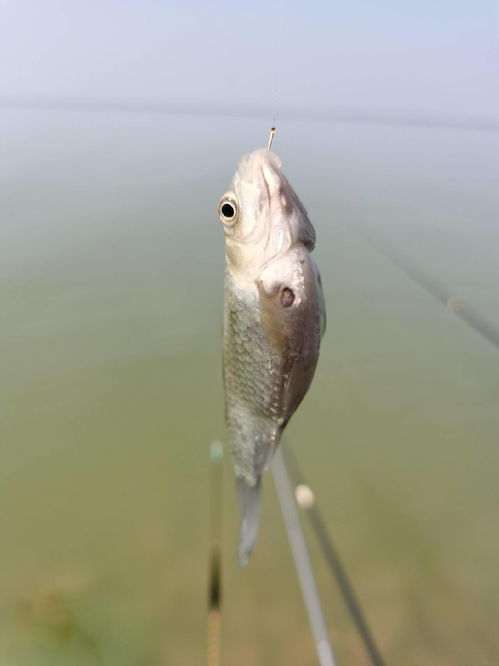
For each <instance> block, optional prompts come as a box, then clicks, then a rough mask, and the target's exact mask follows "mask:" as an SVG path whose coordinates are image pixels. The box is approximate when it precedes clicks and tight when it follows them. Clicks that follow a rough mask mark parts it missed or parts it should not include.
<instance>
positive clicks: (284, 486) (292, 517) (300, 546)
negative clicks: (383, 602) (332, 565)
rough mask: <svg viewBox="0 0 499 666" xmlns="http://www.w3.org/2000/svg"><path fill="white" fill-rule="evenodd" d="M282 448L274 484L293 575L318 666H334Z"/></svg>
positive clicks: (274, 470)
mask: <svg viewBox="0 0 499 666" xmlns="http://www.w3.org/2000/svg"><path fill="white" fill-rule="evenodd" d="M281 449H282V444H281V446H279V447H278V448H277V450H276V452H275V454H274V458H273V460H272V474H273V477H274V484H275V487H276V491H277V496H278V498H279V503H280V505H281V511H282V514H283V518H284V525H285V527H286V531H287V533H288V540H289V545H290V547H291V551H292V553H293V559H294V562H295V567H296V573H297V575H298V580H299V581H300V587H301V591H302V596H303V600H304V602H305V607H306V609H307V613H308V619H309V622H310V628H311V629H312V634H313V637H314V640H315V647H316V651H317V657H318V659H319V664H320V666H335V665H336V661H335V658H334V653H333V648H332V646H331V643H330V641H329V637H328V633H327V628H326V620H325V618H324V613H323V610H322V606H321V601H320V598H319V593H318V591H317V585H316V582H315V577H314V572H313V570H312V565H311V563H310V557H309V554H308V550H307V546H306V543H305V537H304V535H303V530H302V527H301V523H300V518H299V516H298V512H297V510H296V504H295V499H294V497H293V490H292V486H291V483H290V480H289V476H288V471H287V468H286V461H285V459H284V456H283V454H282V451H281Z"/></svg>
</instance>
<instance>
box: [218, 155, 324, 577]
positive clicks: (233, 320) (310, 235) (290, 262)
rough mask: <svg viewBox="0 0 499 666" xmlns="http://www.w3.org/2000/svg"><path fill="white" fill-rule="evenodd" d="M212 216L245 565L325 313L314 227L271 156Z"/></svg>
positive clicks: (252, 167)
mask: <svg viewBox="0 0 499 666" xmlns="http://www.w3.org/2000/svg"><path fill="white" fill-rule="evenodd" d="M217 210H218V215H219V218H220V220H221V222H222V225H223V231H224V246H225V274H224V315H223V379H224V389H225V418H226V423H227V429H228V434H229V440H230V450H231V454H232V460H233V465H234V471H235V477H236V487H237V494H238V497H239V504H240V508H241V514H242V521H241V529H240V533H239V546H238V561H239V566H240V567H243V566H245V565H246V563H247V562H248V560H249V558H250V555H251V552H252V551H253V548H254V546H255V543H256V540H257V534H258V527H259V521H260V510H261V477H262V475H263V473H264V472H265V471H267V469H268V468H269V465H270V462H271V460H272V455H273V453H274V452H275V450H276V448H277V446H278V445H279V442H280V440H281V436H282V433H283V430H284V429H285V427H286V425H287V423H288V421H289V420H290V418H291V416H292V415H293V414H294V412H295V411H296V409H297V407H298V405H299V404H300V403H301V401H302V400H303V398H304V396H305V394H306V393H307V390H308V388H309V386H310V383H311V382H312V378H313V376H314V373H315V369H316V366H317V360H318V357H319V347H320V343H321V338H322V336H323V334H324V331H325V328H326V310H325V304H324V294H323V288H322V281H321V276H320V273H319V270H318V268H317V264H316V262H315V261H314V259H313V257H312V256H311V252H312V251H313V249H314V247H315V241H316V236H315V230H314V228H313V226H312V224H311V222H310V220H309V218H308V214H307V211H306V210H305V208H304V206H303V204H302V203H301V201H300V199H299V198H298V196H297V194H296V193H295V191H294V190H293V188H292V187H291V185H290V183H289V182H288V180H287V179H286V177H285V176H284V174H283V172H282V170H281V160H280V159H279V157H278V156H277V155H276V154H275V153H273V152H271V150H270V149H265V148H262V149H258V150H255V151H254V152H251V153H248V154H246V155H243V156H242V158H241V160H240V162H239V165H238V167H237V169H236V172H235V174H234V176H233V178H232V182H231V185H230V187H229V189H228V190H227V191H226V192H225V193H224V194H223V195H222V197H221V198H220V200H219V202H218V208H217Z"/></svg>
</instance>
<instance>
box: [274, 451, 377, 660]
mask: <svg viewBox="0 0 499 666" xmlns="http://www.w3.org/2000/svg"><path fill="white" fill-rule="evenodd" d="M283 449H284V453H283V456H284V457H285V459H286V461H287V464H288V468H289V469H290V475H291V479H292V481H293V484H294V485H295V488H296V491H295V494H296V498H297V501H298V504H299V506H300V507H301V508H303V509H304V510H305V514H306V515H307V517H308V519H309V522H310V525H311V527H312V530H313V532H314V534H315V536H316V538H317V542H318V544H319V546H320V549H321V551H322V554H323V556H324V559H325V560H326V563H327V565H328V567H329V570H330V571H331V573H332V575H333V577H334V578H335V580H336V583H337V585H338V588H339V590H340V592H341V595H342V597H343V600H344V602H345V604H346V606H347V609H348V611H349V613H350V615H351V618H352V621H353V623H354V625H355V627H356V629H357V631H358V633H359V636H360V638H361V640H362V643H363V644H364V647H365V650H366V652H367V654H368V656H369V659H370V661H371V663H372V665H373V666H385V662H384V660H383V657H382V655H381V652H380V650H379V648H378V646H377V644H376V641H375V639H374V636H373V634H372V632H371V630H370V628H369V625H368V622H367V619H366V616H365V614H364V611H363V610H362V606H361V604H360V601H359V599H358V597H357V595H356V594H355V590H354V588H353V585H352V583H351V581H350V578H349V576H348V574H347V572H346V569H345V567H344V565H343V563H342V560H341V557H340V555H339V553H338V550H337V549H336V546H335V545H334V542H333V540H332V538H331V536H330V535H329V533H328V530H327V527H326V523H325V521H324V519H323V517H322V514H321V512H320V510H319V507H318V504H317V501H316V499H315V496H314V494H313V491H312V489H311V488H310V486H309V485H308V484H307V482H306V480H305V477H304V476H303V473H302V471H301V469H300V466H299V464H298V461H297V459H296V456H295V455H294V454H293V452H292V450H291V449H290V448H289V447H288V446H287V445H285V446H284V447H283Z"/></svg>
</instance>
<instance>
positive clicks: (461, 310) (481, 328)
mask: <svg viewBox="0 0 499 666" xmlns="http://www.w3.org/2000/svg"><path fill="white" fill-rule="evenodd" d="M356 229H357V233H358V234H359V235H360V236H361V237H363V238H364V239H365V240H367V241H368V242H369V243H370V244H371V245H372V246H373V247H375V248H376V249H377V250H378V252H379V253H380V254H382V255H383V256H384V257H385V259H388V260H389V261H390V262H391V263H392V264H394V265H395V266H397V268H398V269H399V270H401V271H402V273H404V275H406V276H407V277H408V278H409V279H410V280H412V281H413V282H415V283H416V284H417V285H419V286H420V287H421V288H422V289H424V290H425V291H426V293H427V294H430V296H433V298H434V299H435V300H437V301H438V302H439V303H441V304H442V305H445V307H446V308H447V310H449V312H452V313H453V314H455V315H456V316H457V317H459V318H460V319H461V320H462V321H464V322H465V323H466V324H468V326H470V327H471V328H472V329H473V330H474V331H475V332H476V333H478V335H480V336H481V337H482V338H483V339H484V340H486V341H487V342H490V344H492V345H494V347H495V348H496V349H499V330H498V329H497V328H496V327H495V326H494V325H493V324H492V323H491V322H489V321H487V320H486V319H485V318H484V317H483V316H482V315H481V314H480V313H479V312H478V311H477V310H475V309H474V308H472V307H471V306H470V305H468V304H466V303H463V302H462V301H460V300H458V299H457V298H456V297H455V296H453V295H452V293H451V292H450V290H449V289H448V288H447V287H446V286H445V285H444V284H443V283H442V282H440V281H439V280H438V279H437V278H435V277H434V276H432V275H430V274H429V273H427V272H426V271H425V270H424V269H422V268H421V267H420V266H418V265H417V264H416V263H415V262H414V261H412V259H409V257H407V256H404V255H403V254H402V253H401V252H400V251H399V250H398V249H396V248H395V247H394V246H393V245H392V244H391V243H390V242H389V241H388V240H387V239H386V238H384V237H383V236H381V235H380V234H379V233H374V232H373V231H371V230H368V229H366V228H365V227H364V226H362V225H359V224H357V225H356Z"/></svg>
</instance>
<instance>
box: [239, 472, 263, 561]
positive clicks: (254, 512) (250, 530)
mask: <svg viewBox="0 0 499 666" xmlns="http://www.w3.org/2000/svg"><path fill="white" fill-rule="evenodd" d="M236 483H237V494H238V495H239V504H240V506H241V513H242V516H243V519H242V523H241V531H240V532H239V566H240V567H244V566H245V565H246V564H247V562H248V560H249V558H250V555H251V553H252V551H253V548H254V546H255V543H256V537H257V535H258V525H259V522H260V507H261V485H260V479H258V480H257V482H256V484H255V485H254V486H250V485H249V484H248V483H246V481H245V480H244V479H237V481H236Z"/></svg>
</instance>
